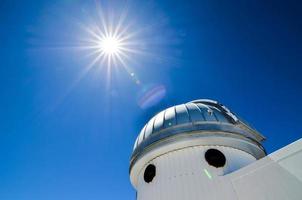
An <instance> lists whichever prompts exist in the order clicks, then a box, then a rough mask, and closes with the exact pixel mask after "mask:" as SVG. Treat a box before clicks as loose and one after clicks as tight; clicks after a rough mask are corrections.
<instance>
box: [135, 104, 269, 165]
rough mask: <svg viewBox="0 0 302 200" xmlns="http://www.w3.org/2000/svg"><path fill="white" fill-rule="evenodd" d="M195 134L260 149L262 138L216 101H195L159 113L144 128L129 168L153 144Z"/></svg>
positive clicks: (138, 138)
mask: <svg viewBox="0 0 302 200" xmlns="http://www.w3.org/2000/svg"><path fill="white" fill-rule="evenodd" d="M195 132H198V133H199V134H200V133H202V132H216V133H217V132H221V134H223V133H231V134H233V135H236V136H238V137H241V138H243V139H245V140H248V141H249V142H252V143H254V144H256V145H258V146H259V147H260V148H261V149H263V147H262V146H261V144H260V142H261V141H263V140H264V139H265V138H264V136H262V135H261V134H260V133H258V132H257V131H256V130H255V129H254V128H252V127H251V126H249V125H248V124H247V123H245V122H243V121H242V120H240V119H239V118H238V117H237V116H236V115H234V114H233V113H232V112H231V111H230V110H229V109H228V108H226V107H225V106H223V105H222V104H220V103H218V102H217V101H213V100H208V99H200V100H195V101H191V102H188V103H185V104H180V105H177V106H173V107H170V108H167V109H166V110H163V111H162V112H160V113H158V114H157V115H155V116H154V117H153V118H152V119H151V120H150V121H149V122H148V123H147V124H146V125H145V126H144V128H143V129H142V130H141V132H140V134H139V136H138V137H137V139H136V141H135V145H134V149H133V153H132V156H131V163H130V168H131V166H132V165H133V164H134V162H135V161H136V160H137V159H138V158H139V157H140V156H142V154H144V153H145V151H149V150H150V148H151V147H152V146H154V144H158V143H159V142H162V141H165V140H166V139H168V138H169V139H170V138H171V137H176V136H179V135H183V134H187V133H190V135H192V134H193V135H194V133H195ZM263 151H264V149H263Z"/></svg>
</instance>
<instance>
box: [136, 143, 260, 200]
mask: <svg viewBox="0 0 302 200" xmlns="http://www.w3.org/2000/svg"><path fill="white" fill-rule="evenodd" d="M210 148H215V149H218V150H220V151H221V152H222V153H223V154H224V155H225V157H226V165H225V166H224V167H223V168H215V167H212V166H209V165H208V163H207V162H206V160H205V158H204V154H205V151H206V150H208V149H210ZM255 160H256V159H255V158H254V157H253V156H252V155H250V154H248V153H246V152H244V151H241V150H237V149H234V148H230V147H223V146H196V147H187V148H184V149H181V150H177V151H173V152H169V153H166V154H164V155H162V156H159V157H157V158H155V159H154V160H152V161H150V162H149V163H152V164H154V165H155V166H156V176H155V178H154V179H153V181H152V182H151V183H146V182H145V181H144V179H143V176H144V169H145V168H144V169H143V170H142V171H141V172H140V173H139V177H138V187H137V191H138V200H201V199H213V200H214V199H232V200H233V199H236V194H235V193H234V190H233V188H232V184H231V181H230V179H228V178H227V176H224V175H226V174H228V173H230V172H233V171H235V170H237V169H240V168H242V167H244V166H246V165H248V164H249V163H252V162H254V161H255ZM149 163H147V164H146V166H147V165H148V164H149ZM146 166H145V167H146Z"/></svg>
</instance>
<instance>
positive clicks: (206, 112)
mask: <svg viewBox="0 0 302 200" xmlns="http://www.w3.org/2000/svg"><path fill="white" fill-rule="evenodd" d="M196 105H197V106H198V107H199V109H200V111H201V112H202V113H203V116H204V117H205V120H206V121H217V119H216V118H215V116H214V115H213V110H212V108H211V107H210V106H207V105H205V104H201V103H197V104H196Z"/></svg>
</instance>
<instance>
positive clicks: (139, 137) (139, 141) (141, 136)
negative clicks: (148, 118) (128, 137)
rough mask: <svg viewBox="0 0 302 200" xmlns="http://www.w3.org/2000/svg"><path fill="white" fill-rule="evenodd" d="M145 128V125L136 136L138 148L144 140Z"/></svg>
mask: <svg viewBox="0 0 302 200" xmlns="http://www.w3.org/2000/svg"><path fill="white" fill-rule="evenodd" d="M146 127H147V124H146V125H145V126H144V128H143V129H142V130H141V132H140V134H139V136H138V141H137V146H139V145H140V143H142V141H143V140H144V134H145V130H146Z"/></svg>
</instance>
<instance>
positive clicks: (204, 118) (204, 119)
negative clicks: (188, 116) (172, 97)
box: [190, 102, 206, 121]
mask: <svg viewBox="0 0 302 200" xmlns="http://www.w3.org/2000/svg"><path fill="white" fill-rule="evenodd" d="M190 103H191V102H190ZM192 104H193V105H194V106H195V107H196V108H197V110H198V111H199V113H200V115H201V116H202V118H203V121H206V117H205V116H204V115H203V113H202V112H201V109H200V108H199V106H198V105H197V104H195V103H192Z"/></svg>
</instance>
